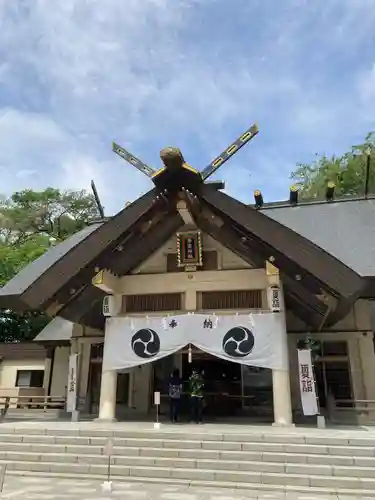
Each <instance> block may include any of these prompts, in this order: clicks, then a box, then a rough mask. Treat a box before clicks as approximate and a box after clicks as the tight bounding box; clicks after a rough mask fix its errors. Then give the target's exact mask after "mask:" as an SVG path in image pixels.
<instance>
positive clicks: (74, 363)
mask: <svg viewBox="0 0 375 500" xmlns="http://www.w3.org/2000/svg"><path fill="white" fill-rule="evenodd" d="M77 368H78V354H71V355H70V356H69V378H68V388H67V389H68V394H67V399H66V411H68V412H73V411H75V410H76V404H77Z"/></svg>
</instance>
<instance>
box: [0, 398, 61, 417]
mask: <svg viewBox="0 0 375 500" xmlns="http://www.w3.org/2000/svg"><path fill="white" fill-rule="evenodd" d="M65 408H66V398H65V397H63V396H3V397H0V416H1V417H2V419H4V418H5V417H6V416H7V413H8V412H9V411H13V410H34V411H35V410H37V411H38V412H41V411H42V412H48V411H51V410H65Z"/></svg>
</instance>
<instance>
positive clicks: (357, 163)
mask: <svg viewBox="0 0 375 500" xmlns="http://www.w3.org/2000/svg"><path fill="white" fill-rule="evenodd" d="M368 153H369V154H370V176H369V192H370V193H374V192H375V133H374V132H370V133H369V134H368V135H367V136H366V138H365V141H364V142H363V144H359V145H357V146H353V147H352V148H351V150H350V151H349V152H348V153H345V154H343V155H342V156H332V157H331V158H329V157H327V156H322V157H321V158H318V159H317V160H316V161H315V162H313V163H312V164H299V165H298V166H297V169H296V170H295V171H294V172H293V173H292V174H291V178H292V179H293V180H294V182H295V183H296V185H297V186H298V187H299V192H300V198H302V199H314V198H316V199H322V198H324V196H325V191H326V187H327V183H328V182H329V181H331V182H334V184H335V186H336V187H335V196H345V195H347V196H360V195H363V194H364V191H365V178H366V163H367V156H368Z"/></svg>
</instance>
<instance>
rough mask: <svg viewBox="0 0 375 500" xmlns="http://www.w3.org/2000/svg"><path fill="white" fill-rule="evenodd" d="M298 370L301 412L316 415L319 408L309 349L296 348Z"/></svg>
mask: <svg viewBox="0 0 375 500" xmlns="http://www.w3.org/2000/svg"><path fill="white" fill-rule="evenodd" d="M298 372H299V385H300V391H301V403H302V409H303V414H304V415H317V414H318V413H319V410H318V402H317V399H316V390H315V380H314V373H313V368H312V362H311V350H310V349H299V350H298Z"/></svg>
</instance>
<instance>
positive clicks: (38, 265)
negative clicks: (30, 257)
mask: <svg viewBox="0 0 375 500" xmlns="http://www.w3.org/2000/svg"><path fill="white" fill-rule="evenodd" d="M101 225H102V223H97V224H91V225H89V226H87V227H85V228H84V229H82V230H81V231H79V232H78V233H76V234H74V235H73V236H71V237H70V238H68V239H67V240H65V241H63V242H61V243H59V244H58V245H56V246H53V247H51V248H50V249H49V250H48V251H47V252H45V253H44V254H43V255H41V256H40V257H39V258H38V259H36V260H34V262H31V263H30V264H29V265H28V266H26V267H24V268H23V269H22V270H21V271H20V272H19V273H18V274H17V275H16V276H15V277H14V278H13V279H11V280H10V281H9V282H8V283H7V284H6V285H5V286H3V287H2V288H1V289H0V295H1V296H3V297H5V296H8V297H9V307H12V306H13V301H12V298H13V297H14V299H17V297H19V296H20V295H22V294H23V293H24V292H25V291H26V290H27V289H28V288H29V287H30V286H31V285H32V284H33V283H34V282H35V281H36V280H37V279H38V278H39V277H40V276H41V275H42V274H43V273H45V272H46V271H47V270H48V269H50V268H51V267H52V266H53V265H54V264H56V262H58V261H59V260H60V259H62V258H63V257H64V256H65V255H66V254H67V253H68V252H69V251H70V250H72V249H73V248H74V247H76V246H77V245H79V244H80V243H81V242H82V241H84V240H85V239H86V238H87V237H88V236H89V235H90V234H91V233H93V232H94V231H96V229H98V227H100V226H101ZM2 305H3V307H4V306H5V307H6V304H5V303H2Z"/></svg>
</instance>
